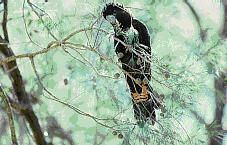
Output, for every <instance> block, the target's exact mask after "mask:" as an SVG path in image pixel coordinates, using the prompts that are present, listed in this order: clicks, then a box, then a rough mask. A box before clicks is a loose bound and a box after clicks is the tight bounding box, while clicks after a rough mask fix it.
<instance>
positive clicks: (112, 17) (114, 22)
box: [106, 15, 117, 25]
mask: <svg viewBox="0 0 227 145" xmlns="http://www.w3.org/2000/svg"><path fill="white" fill-rule="evenodd" d="M106 20H107V21H108V22H110V23H111V24H112V25H115V24H117V19H116V17H115V16H114V15H108V16H106Z"/></svg>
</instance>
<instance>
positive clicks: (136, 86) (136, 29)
mask: <svg viewBox="0 0 227 145" xmlns="http://www.w3.org/2000/svg"><path fill="white" fill-rule="evenodd" d="M102 15H103V17H104V18H105V19H106V20H107V21H108V22H109V23H110V24H111V25H112V26H113V29H114V32H115V34H114V46H115V52H116V54H117V56H118V58H119V61H120V62H121V64H122V70H123V72H124V74H125V78H126V81H127V84H128V86H129V89H130V92H131V96H132V101H133V108H134V116H135V118H136V119H137V120H139V121H144V122H146V121H147V120H151V121H152V124H154V123H155V120H156V115H155V109H157V108H159V106H160V102H159V101H158V98H157V95H155V94H154V92H153V89H152V87H151V86H150V85H149V81H150V80H151V48H150V35H149V32H148V29H147V27H146V26H145V25H144V24H143V23H142V22H140V21H139V20H137V19H135V18H134V17H132V16H131V14H130V13H129V12H128V11H127V10H126V9H125V8H124V7H123V6H122V5H118V4H114V3H110V4H107V5H106V6H105V7H104V9H103V12H102Z"/></svg>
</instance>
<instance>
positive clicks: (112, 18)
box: [102, 3, 132, 31]
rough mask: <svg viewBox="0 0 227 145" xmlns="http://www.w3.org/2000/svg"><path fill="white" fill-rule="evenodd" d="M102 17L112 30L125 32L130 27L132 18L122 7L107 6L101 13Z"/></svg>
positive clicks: (115, 5) (116, 5)
mask: <svg viewBox="0 0 227 145" xmlns="http://www.w3.org/2000/svg"><path fill="white" fill-rule="evenodd" d="M102 15H103V17H104V18H105V19H106V20H107V21H108V22H109V23H110V24H111V25H112V26H113V27H114V28H121V29H122V30H123V31H127V30H128V29H129V28H130V27H131V24H132V17H131V15H130V13H129V12H127V11H126V10H125V9H124V7H123V6H122V5H118V4H114V3H110V4H107V5H106V6H105V7H104V9H103V11H102Z"/></svg>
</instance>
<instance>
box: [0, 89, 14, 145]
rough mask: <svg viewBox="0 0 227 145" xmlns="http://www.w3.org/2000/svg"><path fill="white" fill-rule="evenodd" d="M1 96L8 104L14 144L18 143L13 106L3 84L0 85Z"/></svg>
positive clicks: (7, 108)
mask: <svg viewBox="0 0 227 145" xmlns="http://www.w3.org/2000/svg"><path fill="white" fill-rule="evenodd" d="M0 97H1V98H2V99H3V100H4V102H5V105H6V110H7V116H8V119H9V127H10V132H11V140H12V144H13V145H18V142H17V136H16V131H15V126H14V120H13V112H12V108H11V105H10V101H9V99H8V96H7V95H6V94H5V93H4V91H3V89H2V87H1V85H0Z"/></svg>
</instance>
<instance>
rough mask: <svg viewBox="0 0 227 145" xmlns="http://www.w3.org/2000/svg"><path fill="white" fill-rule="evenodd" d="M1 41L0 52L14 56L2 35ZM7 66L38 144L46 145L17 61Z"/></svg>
mask: <svg viewBox="0 0 227 145" xmlns="http://www.w3.org/2000/svg"><path fill="white" fill-rule="evenodd" d="M0 43H1V44H0V52H1V53H2V54H3V55H4V56H5V57H10V56H14V53H13V51H12V50H11V48H9V47H8V45H7V44H8V43H7V41H5V40H4V39H2V37H0ZM5 67H6V69H7V70H8V75H9V77H10V79H11V82H12V86H13V89H14V93H15V95H16V96H17V99H18V102H19V103H20V104H21V105H22V106H25V109H22V110H20V111H21V113H22V115H24V117H25V118H26V120H27V121H28V124H29V126H30V128H31V130H32V133H33V136H34V139H35V142H36V144H38V145H46V141H45V139H44V135H43V133H42V130H41V127H40V125H39V122H38V118H37V116H36V115H35V113H34V111H33V108H32V106H31V104H30V101H29V98H28V95H27V93H26V91H25V86H24V84H23V79H22V76H21V73H20V70H19V68H18V67H17V63H16V61H12V62H9V63H7V64H5Z"/></svg>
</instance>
